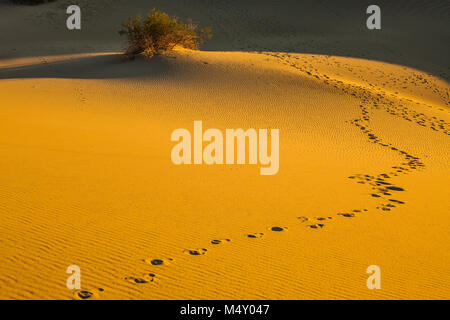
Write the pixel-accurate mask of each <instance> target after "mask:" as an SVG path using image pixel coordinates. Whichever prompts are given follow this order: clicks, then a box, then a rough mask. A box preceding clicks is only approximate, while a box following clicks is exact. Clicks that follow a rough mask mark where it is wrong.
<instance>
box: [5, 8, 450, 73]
mask: <svg viewBox="0 0 450 320" xmlns="http://www.w3.org/2000/svg"><path fill="white" fill-rule="evenodd" d="M376 3H377V4H378V5H379V6H380V7H381V9H382V30H381V31H370V30H367V28H366V17H367V15H366V14H365V11H366V8H367V6H368V5H371V4H373V2H372V1H369V0H367V1H366V0H364V1H361V0H346V1H332V0H284V1H269V0H258V1H257V0H246V1H242V0H228V1H208V0H150V1H141V0H96V1H90V0H58V1H57V2H54V3H50V4H46V5H41V6H32V7H28V6H13V5H8V0H0V16H1V17H2V19H0V30H11V32H3V33H0V49H1V50H0V58H7V57H17V56H36V55H49V54H65V53H75V52H77V53H79V52H103V51H111V50H112V51H119V50H120V49H121V44H122V43H123V39H122V38H120V37H119V35H118V34H117V31H118V29H119V28H120V23H121V22H122V21H123V20H125V19H127V18H128V17H130V16H135V15H137V14H139V13H145V12H146V11H147V10H149V9H151V8H153V7H156V8H158V9H160V10H164V11H166V12H168V13H170V14H175V15H177V16H179V17H181V18H183V19H188V18H192V19H193V21H194V22H198V23H201V24H202V25H210V26H212V28H213V32H214V38H213V39H212V41H210V42H208V43H207V44H206V45H205V46H204V49H206V50H218V51H224V50H236V51H254V50H266V51H274V52H297V53H314V54H328V55H337V56H347V57H358V58H365V59H371V60H379V61H387V62H391V63H395V64H400V65H406V66H410V67H413V68H418V69H421V70H424V71H427V72H431V73H433V74H436V75H439V76H441V77H443V78H445V79H448V77H449V74H450V65H449V61H448V56H449V55H450V46H449V43H450V30H449V28H448V20H449V17H450V3H449V1H447V0H433V1H425V0H397V1H389V0H380V1H377V2H376ZM71 4H78V5H80V7H81V8H82V30H81V31H76V32H70V31H68V30H67V29H66V24H65V20H66V18H67V15H66V13H65V9H66V8H67V6H69V5H71Z"/></svg>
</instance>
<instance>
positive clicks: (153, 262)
mask: <svg viewBox="0 0 450 320" xmlns="http://www.w3.org/2000/svg"><path fill="white" fill-rule="evenodd" d="M142 261H143V262H145V263H147V264H151V265H152V266H160V265H166V264H168V263H169V262H171V261H173V259H172V258H167V259H150V258H145V259H142Z"/></svg>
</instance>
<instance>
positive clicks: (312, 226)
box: [308, 223, 325, 229]
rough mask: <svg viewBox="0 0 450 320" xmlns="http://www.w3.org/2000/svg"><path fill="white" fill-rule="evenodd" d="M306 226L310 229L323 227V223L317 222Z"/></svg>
mask: <svg viewBox="0 0 450 320" xmlns="http://www.w3.org/2000/svg"><path fill="white" fill-rule="evenodd" d="M308 227H310V228H311V229H318V228H323V227H325V225H324V224H323V223H317V224H309V225H308Z"/></svg>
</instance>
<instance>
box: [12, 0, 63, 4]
mask: <svg viewBox="0 0 450 320" xmlns="http://www.w3.org/2000/svg"><path fill="white" fill-rule="evenodd" d="M11 1H12V2H14V3H19V4H30V5H35V4H41V3H46V2H53V1H56V0H11Z"/></svg>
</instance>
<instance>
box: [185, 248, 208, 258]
mask: <svg viewBox="0 0 450 320" xmlns="http://www.w3.org/2000/svg"><path fill="white" fill-rule="evenodd" d="M207 251H208V250H207V249H205V248H199V249H185V250H183V252H184V253H187V254H190V255H191V256H202V255H204V254H206V252H207Z"/></svg>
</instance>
